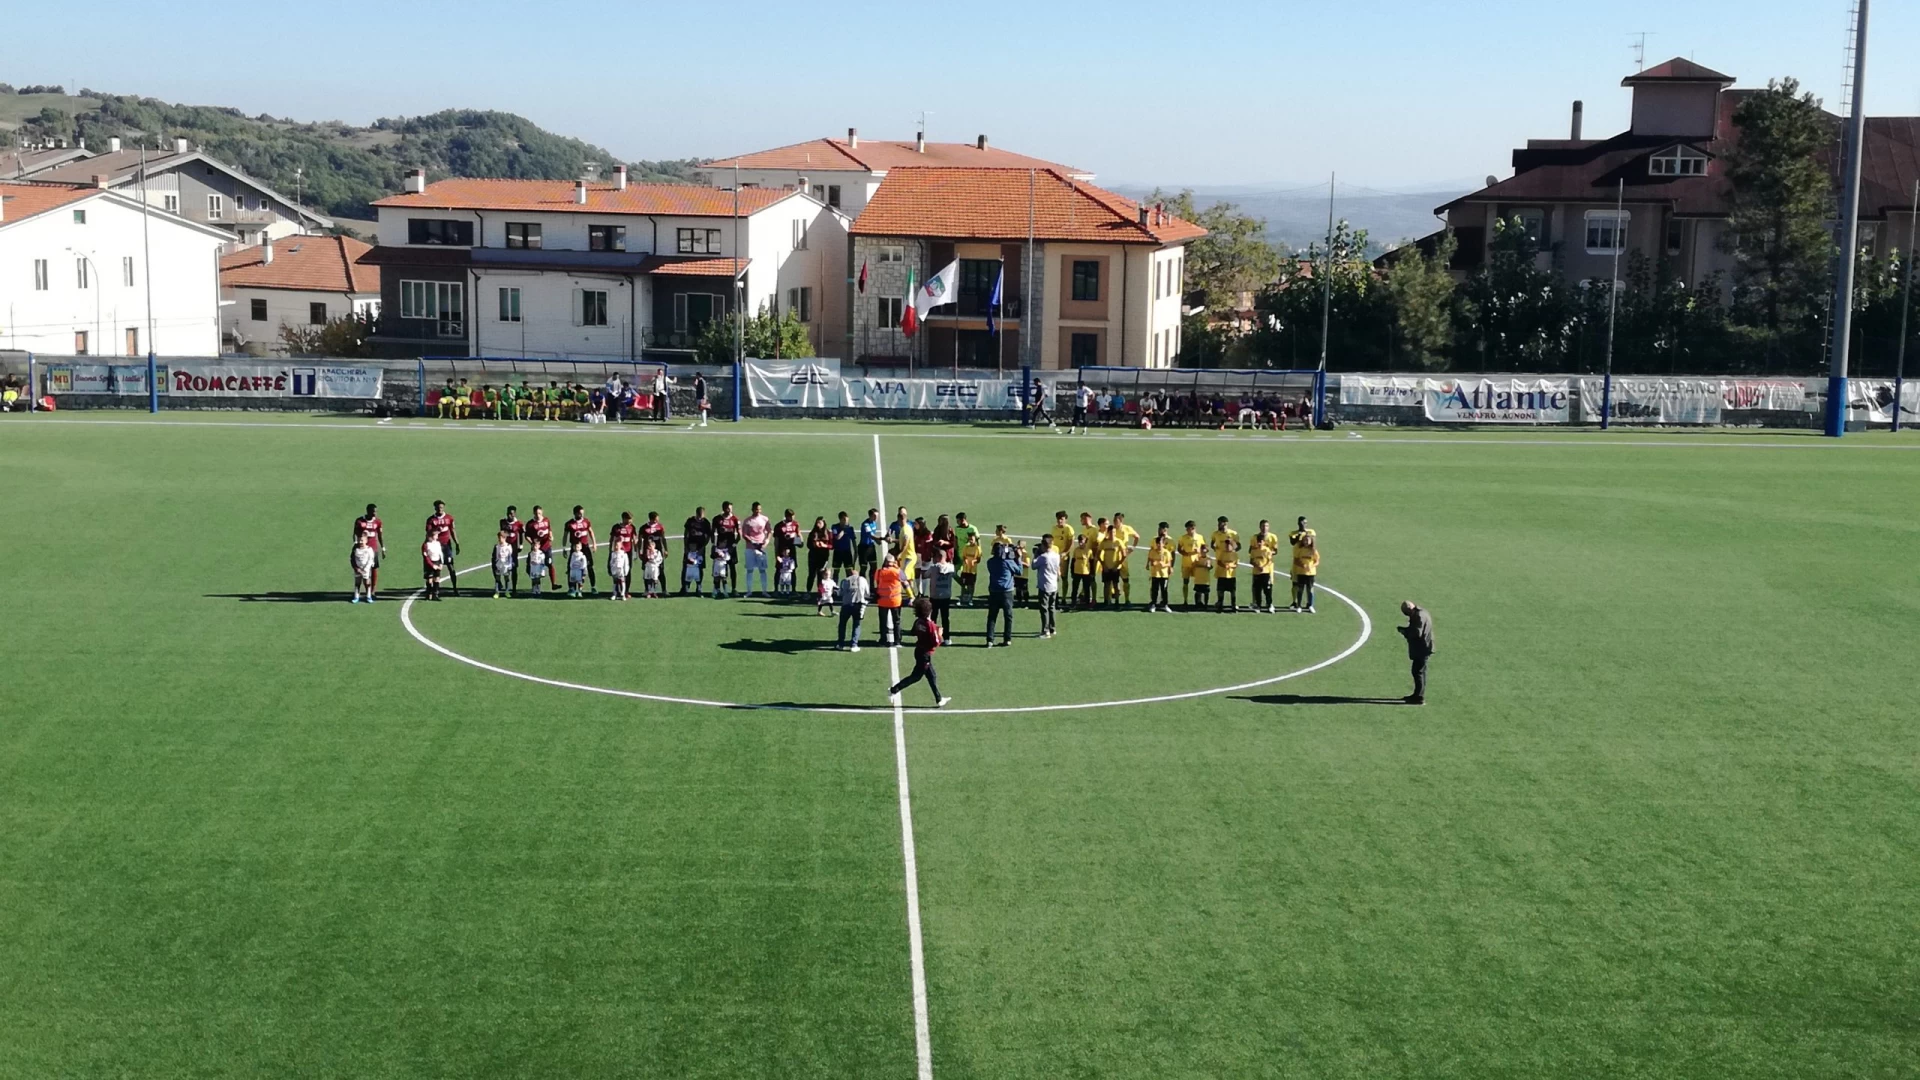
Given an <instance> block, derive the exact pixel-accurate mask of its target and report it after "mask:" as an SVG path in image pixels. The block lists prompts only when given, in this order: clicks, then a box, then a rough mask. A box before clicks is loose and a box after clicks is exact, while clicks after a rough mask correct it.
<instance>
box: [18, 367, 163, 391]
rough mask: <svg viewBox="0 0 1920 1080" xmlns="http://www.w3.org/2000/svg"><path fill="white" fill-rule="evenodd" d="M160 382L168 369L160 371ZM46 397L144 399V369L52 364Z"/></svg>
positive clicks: (145, 384) (145, 386) (145, 378)
mask: <svg viewBox="0 0 1920 1080" xmlns="http://www.w3.org/2000/svg"><path fill="white" fill-rule="evenodd" d="M159 374H160V377H161V378H162V379H165V378H166V377H167V369H166V368H165V367H161V368H160V369H159ZM47 393H49V394H134V395H138V396H140V397H145V396H147V365H146V364H144V363H140V364H54V365H52V366H50V367H48V368H47Z"/></svg>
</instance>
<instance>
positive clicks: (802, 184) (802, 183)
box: [794, 176, 813, 195]
mask: <svg viewBox="0 0 1920 1080" xmlns="http://www.w3.org/2000/svg"><path fill="white" fill-rule="evenodd" d="M794 181H795V183H796V185H797V187H796V190H798V191H799V192H800V194H802V195H810V194H812V193H813V189H812V188H810V187H808V186H807V178H806V177H805V176H798V177H795V178H794Z"/></svg>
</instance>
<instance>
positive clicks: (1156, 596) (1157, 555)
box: [1147, 521, 1174, 611]
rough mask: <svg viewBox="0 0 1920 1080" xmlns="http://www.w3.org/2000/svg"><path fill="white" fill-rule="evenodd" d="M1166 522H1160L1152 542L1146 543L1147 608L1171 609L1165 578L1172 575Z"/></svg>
mask: <svg viewBox="0 0 1920 1080" xmlns="http://www.w3.org/2000/svg"><path fill="white" fill-rule="evenodd" d="M1167 528H1168V526H1167V523H1166V522H1164V521H1163V522H1161V523H1160V531H1159V532H1158V533H1156V534H1155V535H1154V538H1153V543H1151V544H1148V545H1147V610H1148V611H1172V610H1173V607H1172V606H1171V605H1170V604H1169V603H1168V602H1167V579H1168V578H1170V577H1172V576H1173V556H1174V551H1173V537H1171V536H1168V535H1167Z"/></svg>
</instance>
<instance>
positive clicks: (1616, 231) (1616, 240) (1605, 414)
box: [1600, 177, 1627, 431]
mask: <svg viewBox="0 0 1920 1080" xmlns="http://www.w3.org/2000/svg"><path fill="white" fill-rule="evenodd" d="M1626 216H1627V181H1626V178H1625V177H1622V178H1621V179H1620V189H1619V193H1618V194H1616V195H1615V196H1614V200H1613V281H1612V282H1611V283H1609V284H1608V285H1607V360H1606V366H1605V367H1603V368H1602V369H1601V382H1600V430H1601V431H1606V430H1608V429H1609V428H1610V427H1611V426H1612V420H1613V328H1614V324H1615V322H1616V321H1617V320H1618V319H1619V316H1620V249H1622V248H1624V247H1626V246H1627V234H1626V230H1625V229H1623V228H1621V225H1620V222H1621V219H1623V218H1625V217H1626Z"/></svg>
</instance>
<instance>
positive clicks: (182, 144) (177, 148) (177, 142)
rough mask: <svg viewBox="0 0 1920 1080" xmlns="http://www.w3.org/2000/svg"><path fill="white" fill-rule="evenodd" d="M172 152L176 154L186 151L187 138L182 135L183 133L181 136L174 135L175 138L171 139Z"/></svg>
mask: <svg viewBox="0 0 1920 1080" xmlns="http://www.w3.org/2000/svg"><path fill="white" fill-rule="evenodd" d="M173 152H174V153H176V154H184V153H186V152H187V140H186V136H184V135H182V136H177V137H176V138H175V139H174V140H173Z"/></svg>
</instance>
